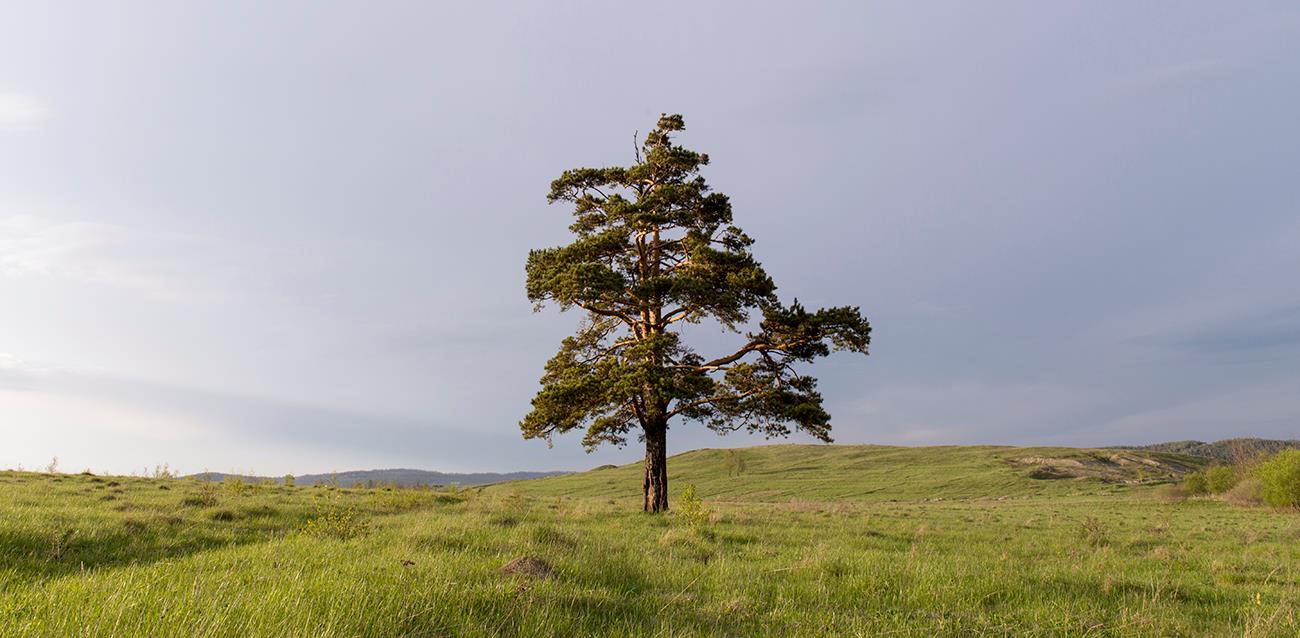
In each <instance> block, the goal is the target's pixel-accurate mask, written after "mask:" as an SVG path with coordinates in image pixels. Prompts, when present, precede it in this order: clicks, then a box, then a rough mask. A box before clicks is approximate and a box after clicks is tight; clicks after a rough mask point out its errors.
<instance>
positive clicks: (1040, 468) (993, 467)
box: [492, 445, 1208, 502]
mask: <svg viewBox="0 0 1300 638" xmlns="http://www.w3.org/2000/svg"><path fill="white" fill-rule="evenodd" d="M1207 463H1208V461H1207V460H1206V459H1203V458H1199V457H1192V456H1186V455H1180V454H1171V453H1165V452H1153V451H1146V450H1119V449H1085V448H1060V447H1052V448H1048V447H1040V448H1022V447H1004V446H988V445H979V446H932V447H896V446H883V445H761V446H756V447H749V448H734V449H702V450H694V451H691V452H686V453H683V454H678V455H676V456H673V457H672V458H670V459H669V461H668V480H669V484H670V485H671V486H672V487H671V489H672V491H673V496H674V497H675V496H676V495H677V494H678V493H679V491H680V490H681V489H682V488H683V487H684V486H685V485H687V484H693V485H695V486H696V488H697V490H698V491H699V493H700V495H701V496H703V497H705V498H708V499H711V500H721V501H766V502H780V501H791V500H809V501H813V500H817V501H827V500H855V501H891V500H925V499H969V498H994V499H996V498H1004V497H1020V496H1033V495H1067V494H1077V493H1080V492H1088V491H1092V492H1096V491H1122V490H1125V489H1129V487H1130V486H1133V485H1138V484H1149V483H1162V482H1170V481H1174V480H1177V479H1179V478H1181V477H1182V475H1183V474H1185V473H1187V472H1190V471H1195V470H1197V469H1199V468H1201V467H1203V466H1205V465H1206V464H1207ZM641 472H642V468H641V465H640V464H639V463H634V464H630V465H624V466H617V467H616V466H602V467H600V468H597V469H594V470H591V471H588V472H582V473H578V474H568V475H564V476H555V477H549V478H542V479H536V480H530V481H521V482H517V483H510V484H508V485H500V486H496V487H494V488H492V489H494V490H503V491H507V492H517V493H519V494H521V495H528V496H580V497H581V496H585V497H601V498H610V499H618V498H628V499H631V498H640V496H641Z"/></svg>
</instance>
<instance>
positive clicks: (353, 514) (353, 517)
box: [298, 507, 370, 540]
mask: <svg viewBox="0 0 1300 638" xmlns="http://www.w3.org/2000/svg"><path fill="white" fill-rule="evenodd" d="M298 531H299V532H300V533H302V534H305V535H307V536H315V537H317V538H338V539H343V540H347V539H349V538H356V537H358V536H362V535H364V534H367V533H369V532H370V521H367V520H366V519H365V518H364V517H363V516H361V514H360V513H358V512H357V510H356V509H355V508H351V507H349V508H346V509H345V508H334V509H331V510H328V511H325V512H321V513H319V514H317V515H316V517H315V518H312V519H311V520H309V521H307V522H306V523H303V524H302V526H301V527H299V528H298Z"/></svg>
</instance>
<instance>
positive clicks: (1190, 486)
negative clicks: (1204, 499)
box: [1183, 472, 1210, 496]
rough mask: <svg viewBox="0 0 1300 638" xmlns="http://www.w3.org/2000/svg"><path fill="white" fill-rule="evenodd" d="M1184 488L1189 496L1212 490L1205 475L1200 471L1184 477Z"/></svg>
mask: <svg viewBox="0 0 1300 638" xmlns="http://www.w3.org/2000/svg"><path fill="white" fill-rule="evenodd" d="M1183 490H1184V491H1186V492H1187V495H1188V496H1200V495H1202V494H1208V493H1209V492H1210V486H1209V485H1208V484H1206V482H1205V475H1204V474H1201V473H1200V472H1192V473H1191V474H1188V475H1187V476H1184V477H1183Z"/></svg>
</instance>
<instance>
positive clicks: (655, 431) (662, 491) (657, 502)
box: [644, 423, 668, 514]
mask: <svg viewBox="0 0 1300 638" xmlns="http://www.w3.org/2000/svg"><path fill="white" fill-rule="evenodd" d="M644 509H645V512H646V513H647V514H658V513H659V512H667V511H668V424H667V423H656V424H653V425H651V426H650V427H647V428H646V430H645V507H644Z"/></svg>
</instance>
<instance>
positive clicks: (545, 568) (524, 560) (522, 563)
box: [501, 556, 555, 578]
mask: <svg viewBox="0 0 1300 638" xmlns="http://www.w3.org/2000/svg"><path fill="white" fill-rule="evenodd" d="M501 573H502V574H505V575H506V576H524V577H527V578H550V577H551V576H553V575H554V574H555V572H554V570H552V569H551V565H550V564H549V563H547V562H546V561H544V560H542V559H540V558H534V557H532V556H520V557H519V558H516V559H514V560H512V561H510V562H508V563H506V564H505V565H502V566H501Z"/></svg>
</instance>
